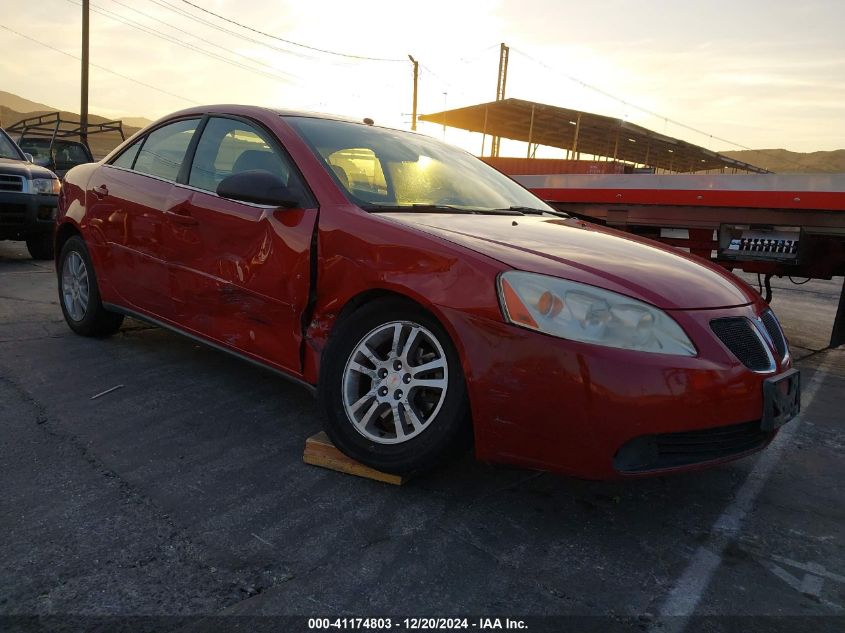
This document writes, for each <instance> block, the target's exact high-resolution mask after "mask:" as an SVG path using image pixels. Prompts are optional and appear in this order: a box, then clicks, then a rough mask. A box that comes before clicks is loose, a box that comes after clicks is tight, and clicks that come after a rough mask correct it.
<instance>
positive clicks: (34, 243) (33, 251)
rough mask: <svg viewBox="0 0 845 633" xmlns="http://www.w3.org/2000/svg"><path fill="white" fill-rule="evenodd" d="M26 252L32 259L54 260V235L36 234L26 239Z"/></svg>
mask: <svg viewBox="0 0 845 633" xmlns="http://www.w3.org/2000/svg"><path fill="white" fill-rule="evenodd" d="M26 250H28V251H29V254H30V255H32V259H53V257H54V255H55V253H54V250H53V234H52V233H35V234H33V235H30V236H29V237H27V238H26Z"/></svg>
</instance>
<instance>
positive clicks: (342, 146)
mask: <svg viewBox="0 0 845 633" xmlns="http://www.w3.org/2000/svg"><path fill="white" fill-rule="evenodd" d="M369 123H371V122H369V121H367V122H366V123H358V122H352V121H345V120H340V119H335V118H331V117H325V116H317V115H310V114H298V113H294V112H279V111H274V110H269V109H264V108H258V107H247V106H214V107H200V108H194V109H190V110H184V111H182V112H179V113H176V114H174V115H172V116H170V117H167V118H165V119H162V120H160V121H158V122H156V123H154V124H153V125H151V126H150V127H148V128H147V129H145V130H143V131H142V132H140V133H139V134H138V135H136V136H135V137H134V138H132V139H130V140H129V141H127V142H126V143H124V144H123V145H122V146H120V147H119V148H118V149H117V150H115V151H114V152H112V153H111V154H110V155H109V156H108V157H106V158H105V159H104V160H103V161H101V162H99V163H97V164H93V165H83V166H80V167H77V168H75V169H73V170H71V171H70V172H68V174H67V176H66V184H65V187H64V189H63V191H62V194H61V199H60V205H59V206H60V217H59V219H58V226H57V237H56V243H57V247H58V252H59V256H58V258H57V261H56V266H57V273H58V277H59V295H60V300H61V307H62V310H63V312H64V315H65V318H66V320H67V323H68V325H69V326H70V327H71V329H73V330H74V331H75V332H77V333H79V334H82V335H88V336H104V335H108V334H110V333H113V332H115V331H117V329H118V328H119V327H120V325H121V322H122V319H123V317H124V315H129V316H133V317H138V318H141V319H144V320H147V321H149V322H152V323H156V324H158V325H161V326H163V327H167V328H171V329H173V330H175V331H178V332H181V333H182V334H186V335H188V336H190V337H192V338H194V339H196V340H199V341H203V342H205V343H207V344H209V345H211V346H213V347H216V348H218V349H222V350H225V351H227V352H230V353H232V354H235V355H237V356H239V357H241V358H244V359H247V360H250V361H252V362H256V363H259V364H261V365H263V366H265V367H269V368H271V369H274V370H276V371H277V372H279V373H281V374H283V375H284V376H287V377H289V378H292V379H294V380H296V381H299V382H301V383H305V384H306V385H309V386H316V390H317V394H318V401H319V405H320V407H321V409H322V412H323V418H324V426H325V429H326V432H327V433H328V435H329V437H330V438H331V440H332V441H333V442H334V443H335V445H336V446H337V447H338V448H339V449H340V450H342V451H343V452H344V453H346V454H348V455H350V456H351V457H353V458H355V459H357V460H359V461H361V462H363V463H365V464H367V465H369V466H371V467H373V468H376V469H379V470H382V471H387V472H393V473H411V472H415V471H420V470H425V469H428V468H431V467H432V466H434V465H435V464H437V463H438V462H439V461H441V460H442V459H443V458H444V457H446V456H448V455H450V454H453V453H455V452H457V451H460V450H462V449H464V448H465V447H467V446H468V445H469V444H470V443H471V441H472V439H473V438H474V447H475V453H476V456H477V458H479V459H481V460H485V461H493V462H509V463H514V464H520V465H523V466H527V467H532V468H538V469H545V470H552V471H556V472H560V473H566V474H570V475H575V476H580V477H588V478H618V477H627V476H641V475H646V474H656V473H666V472H669V471H678V470H684V469H691V468H700V467H704V466H709V465H713V464H716V463H720V462H723V461H726V460H730V459H735V458H738V457H740V456H743V455H748V454H750V453H753V452H755V451H758V450H760V449H762V448H763V447H765V446H766V445H767V444H768V443H769V442H770V441H771V439H772V438H773V437H774V435H775V434H776V433H777V429H778V427H779V426H780V425H782V424H783V423H785V422H786V421H788V420H789V419H790V418H791V417H793V416H794V415H795V414H796V413H797V411H798V408H799V402H800V400H799V393H800V391H799V388H800V384H799V375H798V373H797V371H796V370H794V369H792V360H791V357H790V354H789V350H788V347H787V342H786V339H785V337H784V334H783V331H782V330H781V328H780V325H779V323H778V321H777V319H776V318H775V316H774V314H773V313H772V311H771V310H770V309H769V307H768V306H767V305H766V303H765V302H764V301H763V300H762V299H761V297H760V296H759V295H758V294H757V293H756V292H755V291H754V290H753V289H751V288H750V287H749V286H748V285H747V284H745V283H744V282H742V281H740V280H738V279H737V278H735V277H734V276H732V275H731V274H730V273H728V272H726V271H724V270H722V269H720V268H718V267H715V266H712V265H710V264H709V263H707V262H705V261H703V260H700V259H698V258H695V257H692V256H689V255H687V254H684V253H681V252H677V251H674V250H672V249H670V248H669V247H665V246H663V245H660V244H658V243H655V242H651V241H648V240H644V239H639V238H636V237H633V236H631V235H629V234H624V233H619V232H617V231H614V230H611V229H607V228H603V227H599V226H595V225H591V224H587V223H585V222H583V221H581V220H578V219H575V218H572V217H568V216H566V215H565V214H561V213H560V212H557V211H554V210H553V209H551V208H550V207H549V206H547V205H546V204H545V203H543V202H542V201H541V200H539V199H537V198H536V197H535V196H533V195H532V194H531V193H529V192H528V191H526V190H525V189H523V188H522V187H521V186H519V185H518V184H516V183H515V182H513V181H512V180H510V179H509V178H507V177H506V176H504V175H502V174H501V173H499V172H497V171H496V170H494V169H492V168H491V167H489V166H487V165H486V164H484V163H483V162H481V161H479V160H478V159H476V158H475V157H473V156H471V155H470V154H468V153H466V152H464V151H461V150H459V149H457V148H454V147H451V146H448V145H446V144H444V143H441V142H439V141H436V140H434V139H431V138H429V137H427V136H424V135H421V134H416V133H410V132H402V131H398V130H392V129H386V128H380V127H376V126H373V125H371V124H369Z"/></svg>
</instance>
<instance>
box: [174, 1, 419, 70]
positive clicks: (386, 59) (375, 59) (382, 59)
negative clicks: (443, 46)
mask: <svg viewBox="0 0 845 633" xmlns="http://www.w3.org/2000/svg"><path fill="white" fill-rule="evenodd" d="M182 2H184V3H185V4H187V5H190V6H192V7H194V8H195V9H198V10H200V11H202V12H203V13H207V14H209V15H213V16H214V17H215V18H217V19H218V20H223V21H224V22H228V23H229V24H234V25H236V26H239V27H241V28H242V29H246V30H248V31H252V32H253V33H258V34H259V35H263V36H264V37H269V38H271V39H274V40H278V41H280V42H285V43H286V44H291V45H293V46H299V47H301V48H306V49H308V50H311V51H317V52H320V53H325V54H327V55H336V56H338V57H347V58H350V59H364V60H368V61H373V62H402V63H405V62H407V61H408V60H407V59H397V58H393V57H368V56H366V55H352V54H349V53H338V52H337V51H330V50H327V49H325V48H317V47H316V46H309V45H308V44H301V43H299V42H294V41H293V40H288V39H285V38H283V37H278V36H277V35H272V34H270V33H265V32H264V31H259V30H258V29H255V28H253V27H251V26H247V25H245V24H241V23H240V22H236V21H235V20H231V19H229V18H227V17H225V16H222V15H220V14H219V13H214V11H210V10H208V9H205V8H203V7H201V6H199V5H198V4H194V3H193V2H189V0H182Z"/></svg>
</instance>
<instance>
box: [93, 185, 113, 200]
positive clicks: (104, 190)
mask: <svg viewBox="0 0 845 633" xmlns="http://www.w3.org/2000/svg"><path fill="white" fill-rule="evenodd" d="M92 191H93V192H94V195H95V196H97V197H98V198H99V199H100V200H102V199H103V198H105V197H106V196H107V195H109V188H108V187H106V186H105V185H100V186H99V187H94V189H92Z"/></svg>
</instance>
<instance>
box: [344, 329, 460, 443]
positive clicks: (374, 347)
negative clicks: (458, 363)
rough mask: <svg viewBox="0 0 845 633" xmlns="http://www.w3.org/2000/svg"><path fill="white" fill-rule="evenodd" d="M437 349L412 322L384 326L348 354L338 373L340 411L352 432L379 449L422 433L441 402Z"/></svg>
mask: <svg viewBox="0 0 845 633" xmlns="http://www.w3.org/2000/svg"><path fill="white" fill-rule="evenodd" d="M448 372H449V369H448V365H447V361H446V354H445V352H444V351H443V346H442V345H441V344H440V341H438V340H437V337H436V336H435V335H434V334H433V333H432V332H431V331H429V330H428V329H426V328H425V327H423V326H421V325H419V324H418V323H414V322H412V321H392V322H390V323H384V324H382V325H380V326H379V327H377V328H375V329H374V330H372V331H370V332H369V333H368V334H366V335H365V336H364V337H363V338H362V339H361V341H359V343H358V344H357V345H356V346H355V348H354V349H353V350H352V353H351V354H350V355H349V358H348V360H347V362H346V366H345V367H344V370H343V406H344V409H345V410H346V415H347V417H348V418H349V421H350V422H351V423H352V425H353V426H354V428H355V429H356V430H357V431H358V432H359V433H361V434H362V435H363V436H364V437H366V438H367V439H369V440H372V441H373V442H377V443H379V444H400V443H403V442H407V441H408V440H410V439H412V438H414V437H416V436H418V435H419V434H420V433H422V432H423V431H425V429H426V428H428V426H429V425H430V424H431V422H432V420H434V418H435V417H437V414H438V412H439V411H440V408H441V407H442V405H443V402H444V400H445V399H446V392H447V389H448V384H449V373H448Z"/></svg>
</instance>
